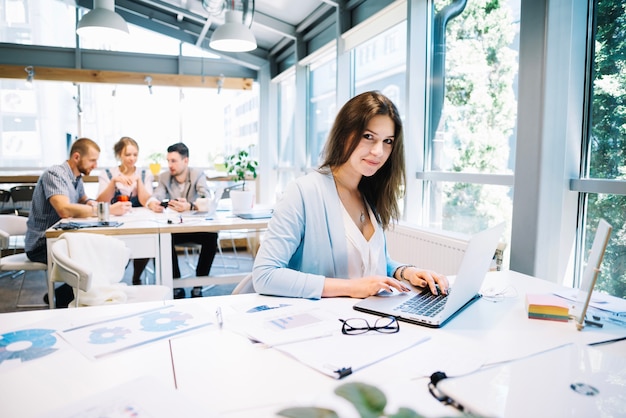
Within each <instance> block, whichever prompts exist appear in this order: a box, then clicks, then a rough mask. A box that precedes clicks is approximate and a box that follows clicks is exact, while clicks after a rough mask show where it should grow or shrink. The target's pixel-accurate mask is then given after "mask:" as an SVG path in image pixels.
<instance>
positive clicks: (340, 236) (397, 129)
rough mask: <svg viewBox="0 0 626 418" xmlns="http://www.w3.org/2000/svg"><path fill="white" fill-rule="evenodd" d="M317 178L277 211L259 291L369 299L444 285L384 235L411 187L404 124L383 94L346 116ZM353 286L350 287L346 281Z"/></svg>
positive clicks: (259, 264) (298, 183)
mask: <svg viewBox="0 0 626 418" xmlns="http://www.w3.org/2000/svg"><path fill="white" fill-rule="evenodd" d="M323 158H324V160H323V163H322V164H321V166H320V167H319V169H318V170H317V171H314V172H312V173H310V174H308V175H306V176H303V177H300V178H298V179H296V180H294V181H293V182H292V183H291V184H290V185H289V186H288V187H287V189H286V190H285V193H284V194H283V197H282V200H281V201H280V202H279V203H277V205H276V207H275V209H274V214H273V216H272V220H271V221H270V223H269V226H268V231H267V233H266V235H265V237H264V240H263V244H262V245H261V247H260V249H259V252H258V254H257V257H256V259H255V262H254V268H253V285H254V288H255V291H256V292H258V293H262V294H268V295H280V296H290V297H302V298H312V299H318V298H321V297H334V296H349V297H354V298H365V297H368V296H371V295H375V294H376V293H378V292H379V291H381V290H386V291H391V290H392V288H393V289H396V290H398V291H401V292H404V291H407V290H408V287H407V286H406V285H405V284H404V283H403V282H404V281H408V282H410V283H412V284H413V285H415V286H419V287H426V286H428V287H430V289H431V292H433V293H435V294H436V293H437V289H436V286H437V285H438V286H439V288H440V290H441V291H442V292H443V293H446V292H447V289H448V281H447V279H446V277H445V276H443V275H440V274H437V273H435V272H433V271H428V270H422V269H419V268H416V267H414V266H407V265H401V264H400V263H397V262H395V261H393V260H391V259H390V258H389V255H388V253H387V248H386V243H385V235H384V233H383V232H384V230H385V229H386V228H387V227H388V226H389V224H390V223H392V222H393V221H396V220H397V219H398V215H399V209H398V203H397V202H398V199H399V198H400V197H401V194H402V189H403V186H404V183H405V171H404V145H403V133H402V121H401V119H400V115H399V113H398V110H397V109H396V107H395V105H394V104H393V103H392V102H391V101H390V100H389V99H388V98H387V97H385V96H384V95H382V94H381V93H380V92H377V91H371V92H366V93H362V94H360V95H358V96H356V97H354V98H352V99H351V100H349V101H348V102H347V103H346V104H345V105H344V106H343V107H342V109H341V110H340V111H339V114H338V115H337V118H336V119H335V123H334V125H333V127H332V130H331V131H330V135H329V137H328V140H327V142H326V144H325V147H324V153H323ZM346 279H350V280H346Z"/></svg>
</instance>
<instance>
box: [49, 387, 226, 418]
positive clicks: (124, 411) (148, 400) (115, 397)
mask: <svg viewBox="0 0 626 418" xmlns="http://www.w3.org/2000/svg"><path fill="white" fill-rule="evenodd" d="M175 416H179V417H190V418H192V417H198V418H200V417H216V416H217V414H213V413H211V412H207V408H206V407H204V406H202V405H201V404H199V403H197V401H196V400H193V399H188V398H187V397H185V396H183V395H182V394H181V393H180V392H177V391H176V390H174V388H170V387H167V386H166V385H165V384H163V383H161V382H159V381H157V380H155V379H154V378H148V377H143V378H139V379H136V380H133V381H130V382H127V383H124V384H121V385H119V386H117V387H114V388H111V389H110V390H108V391H105V392H103V393H98V394H96V395H94V396H91V397H88V398H86V399H82V400H80V401H78V402H73V403H71V404H69V405H66V406H64V407H62V408H60V409H57V410H53V411H49V412H47V413H46V414H45V415H43V416H41V418H61V417H63V418H74V417H76V418H78V417H80V418H101V417H111V418H114V417H120V418H121V417H134V418H148V417H149V418H160V417H163V418H169V417H175Z"/></svg>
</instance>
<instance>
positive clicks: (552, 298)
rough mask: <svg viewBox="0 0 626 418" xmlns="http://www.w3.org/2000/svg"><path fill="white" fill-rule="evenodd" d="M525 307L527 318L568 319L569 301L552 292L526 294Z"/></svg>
mask: <svg viewBox="0 0 626 418" xmlns="http://www.w3.org/2000/svg"><path fill="white" fill-rule="evenodd" d="M526 309H527V311H528V317H529V318H534V319H548V320H551V321H563V322H567V321H568V320H569V303H568V302H567V300H565V299H563V298H561V297H559V296H557V295H554V294H549V293H539V294H538V293H528V294H526Z"/></svg>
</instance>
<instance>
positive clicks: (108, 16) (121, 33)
mask: <svg viewBox="0 0 626 418" xmlns="http://www.w3.org/2000/svg"><path fill="white" fill-rule="evenodd" d="M93 4H94V7H93V9H92V10H91V11H90V12H88V13H87V14H86V15H84V16H83V18H82V19H80V22H78V26H77V27H76V33H78V35H79V36H80V37H84V38H86V39H95V40H102V41H107V40H120V39H124V38H127V37H128V35H129V32H128V25H127V24H126V21H124V18H123V17H122V16H120V15H119V14H117V13H115V0H94V2H93Z"/></svg>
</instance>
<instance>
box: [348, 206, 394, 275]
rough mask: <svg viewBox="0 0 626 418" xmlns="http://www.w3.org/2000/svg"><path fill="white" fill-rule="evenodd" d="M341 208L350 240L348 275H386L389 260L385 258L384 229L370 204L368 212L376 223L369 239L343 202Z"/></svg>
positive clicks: (373, 222)
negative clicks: (377, 220)
mask: <svg viewBox="0 0 626 418" xmlns="http://www.w3.org/2000/svg"><path fill="white" fill-rule="evenodd" d="M341 209H342V213H343V224H344V227H345V230H346V239H347V241H348V277H350V278H355V277H365V276H372V275H382V276H385V275H386V274H387V262H386V259H385V251H384V245H385V241H384V237H383V231H382V229H381V227H380V225H379V224H378V222H376V218H374V214H373V213H372V211H371V210H370V208H369V206H368V208H367V213H368V215H369V217H370V221H371V222H372V225H374V234H373V235H372V236H371V238H370V240H369V241H368V240H366V239H365V237H364V236H363V234H362V233H361V231H360V230H359V228H358V227H357V226H356V225H355V223H354V221H353V220H352V218H351V217H350V214H349V213H348V211H347V210H346V208H345V206H344V205H343V203H342V204H341Z"/></svg>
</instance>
